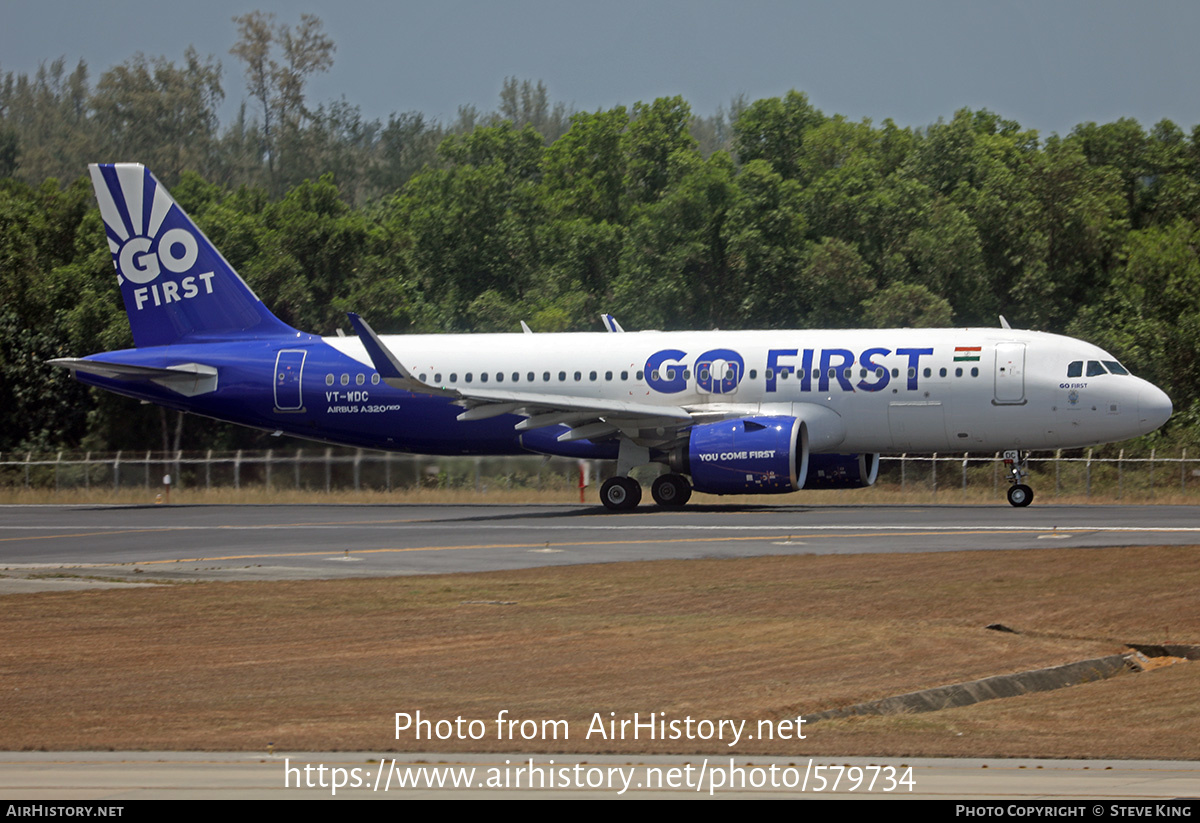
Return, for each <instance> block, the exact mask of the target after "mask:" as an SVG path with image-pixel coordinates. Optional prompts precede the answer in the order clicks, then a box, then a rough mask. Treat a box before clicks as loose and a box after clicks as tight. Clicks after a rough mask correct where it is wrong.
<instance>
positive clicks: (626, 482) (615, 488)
mask: <svg viewBox="0 0 1200 823" xmlns="http://www.w3.org/2000/svg"><path fill="white" fill-rule="evenodd" d="M600 502H601V503H603V504H604V507H605V508H606V509H608V510H609V511H614V512H621V511H630V510H631V509H636V508H637V505H638V503H641V502H642V487H641V486H640V485H638V482H637V481H636V480H634V479H633V478H631V477H610V478H609V479H608V480H605V481H604V485H603V486H601V487H600Z"/></svg>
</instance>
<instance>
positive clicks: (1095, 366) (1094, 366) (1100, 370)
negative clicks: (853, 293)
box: [1087, 360, 1108, 377]
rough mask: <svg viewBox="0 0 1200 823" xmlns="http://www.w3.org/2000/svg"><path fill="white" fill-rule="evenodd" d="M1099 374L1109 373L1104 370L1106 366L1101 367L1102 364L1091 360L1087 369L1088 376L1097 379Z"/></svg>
mask: <svg viewBox="0 0 1200 823" xmlns="http://www.w3.org/2000/svg"><path fill="white" fill-rule="evenodd" d="M1099 374H1108V372H1106V371H1105V370H1104V366H1102V365H1100V363H1099V362H1098V361H1096V360H1089V361H1088V368H1087V376H1088V377H1095V376H1096V375H1099Z"/></svg>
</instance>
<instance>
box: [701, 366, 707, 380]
mask: <svg viewBox="0 0 1200 823" xmlns="http://www.w3.org/2000/svg"><path fill="white" fill-rule="evenodd" d="M700 379H701V380H708V369H701V370H700Z"/></svg>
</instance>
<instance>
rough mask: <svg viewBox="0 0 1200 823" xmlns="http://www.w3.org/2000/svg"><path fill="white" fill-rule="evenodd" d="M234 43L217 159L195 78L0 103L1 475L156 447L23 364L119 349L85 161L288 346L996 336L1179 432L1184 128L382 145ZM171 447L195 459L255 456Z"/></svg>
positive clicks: (1196, 179) (44, 85) (204, 75)
mask: <svg viewBox="0 0 1200 823" xmlns="http://www.w3.org/2000/svg"><path fill="white" fill-rule="evenodd" d="M236 22H237V25H238V42H237V43H236V44H235V45H234V48H233V50H232V52H233V53H234V54H235V55H236V56H237V58H238V59H239V60H240V61H241V63H242V67H243V68H244V69H245V75H244V76H245V81H246V85H245V100H244V102H243V104H242V106H241V109H240V112H239V114H238V116H237V117H236V118H235V119H234V120H233V121H232V122H231V123H228V124H225V126H224V129H223V130H222V128H221V124H219V123H218V122H217V119H216V114H215V112H216V108H217V106H218V105H219V103H220V102H221V100H222V98H223V90H222V85H221V75H220V67H219V65H218V64H217V63H216V62H215V61H214V60H213V59H212V58H201V57H199V56H198V55H197V54H196V53H195V52H194V51H193V50H189V51H188V52H187V53H186V54H185V58H184V60H183V62H182V64H175V63H172V62H170V61H167V60H165V59H164V58H147V57H144V56H141V55H137V56H134V57H132V58H130V59H129V60H127V61H125V62H124V63H122V64H121V65H119V66H115V67H113V68H110V69H108V70H107V71H105V72H104V73H103V74H101V75H100V79H99V81H98V82H97V83H96V85H95V87H94V88H93V87H92V86H91V85H90V81H89V72H88V67H87V66H86V65H85V64H83V63H82V62H81V63H79V64H78V65H77V66H75V67H74V69H70V68H69V67H68V66H67V64H66V62H65V61H64V60H61V59H60V60H55V61H52V62H50V63H48V64H46V65H43V66H42V67H41V68H40V69H39V70H38V71H37V72H36V73H35V74H34V75H33V76H32V77H30V76H26V75H14V74H12V73H9V74H3V75H0V370H2V373H3V380H2V381H0V426H2V427H3V428H2V429H0V449H2V448H13V447H15V446H17V445H20V444H22V443H26V444H39V445H44V446H54V445H57V444H72V445H78V444H79V443H81V442H86V443H88V444H89V445H90V446H92V447H96V448H136V447H137V444H138V442H139V437H140V438H142V439H143V440H144V435H142V434H140V431H151V432H154V433H155V434H154V435H153V439H154V443H152V444H150V445H151V446H153V447H155V448H157V447H158V446H159V438H158V434H157V433H158V432H159V430H160V429H161V420H160V419H159V418H158V417H156V416H154V414H152V413H150V412H146V411H145V410H143V409H141V408H140V407H131V406H130V405H129V404H128V403H126V402H125V401H123V400H121V399H119V398H113V397H111V396H107V395H105V396H103V397H100V396H92V393H90V392H88V391H86V390H84V389H82V388H81V387H80V386H79V384H77V383H74V382H72V381H69V380H66V379H65V375H63V374H61V373H57V372H51V371H50V370H48V369H46V367H44V366H43V365H41V364H42V361H44V360H45V359H46V358H49V357H55V356H61V355H71V354H76V355H77V354H86V353H89V352H93V351H100V350H111V349H117V348H121V347H125V346H128V345H129V344H130V335H129V329H128V323H127V321H126V319H125V314H124V309H123V306H122V305H121V300H120V296H119V293H118V291H117V289H116V288H114V282H113V281H114V278H113V272H112V264H111V258H110V255H109V252H108V250H107V246H106V243H105V240H104V229H103V226H102V224H101V222H100V219H99V216H98V212H97V211H96V210H95V208H94V207H93V205H92V196H91V192H90V186H89V185H88V183H87V180H86V178H85V177H83V174H84V171H85V166H86V163H88V162H95V161H97V160H109V159H113V158H114V157H115V156H120V157H123V158H128V159H137V160H140V161H142V162H146V163H147V164H148V165H150V166H151V168H153V169H154V171H155V173H156V174H157V175H158V176H159V178H160V179H161V180H162V181H163V182H164V183H166V184H167V185H168V186H170V188H171V190H172V193H173V194H174V196H175V198H176V199H177V200H178V201H179V203H180V204H181V205H182V206H183V207H184V208H185V209H186V210H187V211H188V212H189V213H190V214H191V215H192V216H193V217H194V218H195V219H196V221H197V223H198V225H199V226H200V227H201V228H202V229H203V230H204V232H205V233H206V234H207V235H208V236H209V237H210V238H211V239H212V240H213V242H214V243H215V244H216V245H217V246H218V247H219V248H220V249H221V250H222V252H223V254H224V255H225V256H226V258H227V259H228V260H229V261H230V262H231V263H232V264H233V265H234V267H235V268H237V269H238V270H239V271H240V273H241V274H242V276H243V277H244V278H245V279H246V280H247V282H248V283H249V284H250V285H251V287H252V288H254V289H255V290H256V292H257V293H258V294H259V296H260V297H262V298H263V300H264V301H265V302H266V303H267V304H268V305H269V306H270V307H271V308H272V309H273V310H274V311H276V312H277V313H278V314H279V315H280V316H281V317H282V318H283V319H284V320H286V321H287V322H289V323H292V324H294V325H296V326H298V327H300V328H304V329H306V330H313V331H318V332H324V333H328V332H331V331H333V330H334V329H336V328H337V327H339V326H343V327H344V325H345V320H344V312H346V311H361V312H363V313H364V314H366V315H367V316H368V317H369V319H370V320H371V321H372V322H373V323H374V324H375V326H376V327H377V328H379V329H380V330H383V331H388V332H396V331H422V332H436V331H509V332H513V331H516V330H517V329H518V328H519V323H520V321H521V320H525V321H526V322H528V323H529V324H530V326H531V327H533V328H534V329H535V330H537V331H564V330H582V329H595V328H597V327H598V325H597V314H599V313H600V312H613V313H614V314H616V315H617V316H618V318H619V319H620V321H621V322H622V324H623V325H624V326H625V327H626V328H629V329H631V330H632V329H637V328H647V327H650V328H663V329H675V328H687V327H693V328H712V327H724V328H733V327H760V328H788V327H792V328H794V327H825V328H837V327H854V326H875V327H891V326H939V325H948V324H950V323H952V322H957V323H963V324H975V323H979V324H987V325H991V324H993V323H994V322H995V316H996V314H998V313H1003V314H1005V315H1006V316H1007V317H1009V318H1010V319H1011V320H1012V321H1013V323H1014V324H1015V325H1018V326H1023V327H1026V328H1040V329H1045V330H1049V331H1065V332H1067V333H1071V334H1075V335H1078V336H1080V337H1084V338H1086V339H1089V340H1092V341H1094V342H1096V343H1098V344H1099V345H1102V346H1105V347H1106V348H1108V349H1110V350H1111V351H1112V352H1113V353H1114V354H1115V355H1116V356H1117V357H1119V358H1121V359H1122V360H1123V361H1125V362H1126V363H1127V364H1128V365H1130V366H1131V367H1132V368H1133V369H1135V370H1136V371H1138V372H1139V373H1141V374H1143V375H1144V376H1146V377H1148V378H1150V379H1152V380H1154V381H1155V382H1157V383H1159V384H1161V385H1164V386H1165V387H1166V388H1167V389H1168V391H1169V393H1170V394H1171V396H1172V398H1173V400H1174V401H1175V404H1176V408H1179V409H1193V410H1194V409H1196V408H1200V406H1197V405H1196V404H1197V403H1200V388H1198V387H1200V285H1198V284H1200V263H1198V260H1197V258H1198V254H1200V252H1198V251H1197V249H1200V236H1198V232H1200V126H1195V127H1193V128H1192V129H1191V130H1190V131H1185V130H1184V129H1182V128H1180V127H1178V126H1176V125H1175V124H1174V123H1171V122H1170V121H1167V120H1163V121H1161V122H1159V123H1158V124H1156V125H1155V126H1154V127H1153V128H1151V129H1149V130H1147V129H1144V128H1143V127H1142V126H1141V125H1140V124H1138V123H1137V122H1136V121H1134V120H1132V119H1128V118H1125V119H1120V120H1117V121H1115V122H1113V123H1106V124H1099V125H1098V124H1095V123H1085V124H1081V125H1080V126H1078V127H1077V128H1075V129H1074V130H1073V131H1072V132H1071V133H1070V134H1069V135H1067V136H1066V137H1064V138H1059V137H1057V136H1053V137H1051V138H1049V139H1048V140H1045V141H1042V140H1040V139H1039V137H1038V135H1037V133H1036V132H1032V131H1028V130H1023V129H1022V128H1021V127H1020V125H1019V124H1018V123H1016V122H1014V121H1011V120H1007V119H1004V118H1003V117H1001V116H999V115H997V114H995V113H993V112H989V111H987V110H974V111H972V110H970V109H962V110H959V111H957V112H955V113H954V114H953V116H952V117H951V118H950V119H949V120H948V121H942V120H939V121H938V122H937V123H935V124H933V125H930V126H928V127H927V128H924V129H913V128H906V127H900V126H897V125H896V124H895V123H893V122H892V121H890V120H885V121H883V122H882V124H880V125H879V126H875V125H873V124H872V123H871V121H869V120H862V121H859V122H854V121H850V120H847V119H846V118H845V117H844V116H842V115H837V114H834V115H830V116H827V115H825V114H824V113H822V112H821V111H819V110H818V109H816V108H815V107H814V106H813V105H812V104H811V102H810V101H809V99H808V97H807V96H806V95H805V94H804V93H802V92H800V91H795V90H793V91H790V92H788V93H787V94H786V95H784V96H782V97H778V98H771V99H765V100H757V101H747V100H745V99H744V98H737V99H735V100H733V101H732V102H731V104H730V107H729V109H728V111H726V110H724V109H721V110H719V111H718V112H717V113H716V114H715V115H712V116H708V117H705V116H695V115H694V114H693V113H692V111H691V108H690V107H689V105H688V103H687V102H686V101H685V100H683V99H682V98H680V97H672V98H662V99H658V100H654V101H651V102H639V103H636V104H634V105H633V106H632V107H631V108H630V109H626V108H625V107H623V106H617V107H614V108H612V109H609V110H607V111H596V112H590V113H588V112H581V113H574V114H572V113H571V112H570V111H568V109H567V107H566V106H564V105H563V104H561V103H553V102H552V101H551V100H550V97H549V93H548V91H547V88H546V85H545V84H544V83H543V82H541V81H529V80H519V79H517V78H515V77H512V78H505V80H504V81H503V85H502V86H501V88H500V89H499V101H498V108H497V110H496V111H493V112H486V111H480V110H477V109H475V108H474V107H472V106H464V107H462V108H461V109H460V111H459V115H458V117H457V119H456V120H455V121H454V122H451V123H445V124H443V123H438V122H436V121H432V120H428V119H426V118H425V117H424V116H423V115H422V114H421V113H419V112H408V113H405V114H393V115H391V116H390V117H389V118H387V121H386V123H383V122H380V121H372V120H369V119H367V118H364V117H363V116H362V113H361V110H360V109H359V108H358V106H356V105H354V104H353V103H351V102H349V101H347V100H344V99H343V100H339V101H333V102H326V103H321V104H317V105H313V104H311V103H310V102H309V101H308V99H307V96H306V87H307V82H308V80H310V79H311V78H312V77H313V76H314V75H315V74H317V73H320V72H322V71H325V70H327V69H328V68H329V66H330V65H331V63H332V59H333V54H334V44H333V42H332V40H330V39H329V38H328V37H327V36H326V35H325V34H324V32H323V29H322V27H321V24H320V21H319V20H317V19H316V18H313V17H309V16H301V18H300V22H299V23H297V24H294V25H288V24H281V23H277V22H276V21H275V20H274V19H273V18H272V17H270V16H269V15H265V14H262V13H257V12H255V13H251V14H247V15H243V16H241V17H239V18H237V19H236ZM1193 416H1194V415H1193ZM1178 419H1179V420H1180V421H1187V420H1189V419H1192V418H1189V417H1188V416H1187V413H1181V415H1180V416H1179V418H1178ZM130 421H134V422H135V426H133V427H131V426H130ZM1177 425H1179V426H1183V425H1185V422H1181V423H1179V424H1177ZM184 431H185V433H186V435H187V436H188V437H192V438H197V442H195V443H193V444H190V445H192V446H193V447H202V446H201V445H200V441H202V442H203V443H210V444H222V445H226V446H233V445H234V444H238V445H247V444H248V443H249V442H250V440H252V439H253V438H254V437H257V435H254V434H230V433H229V431H230V430H228V429H225V428H218V427H213V426H210V425H209V424H207V423H201V422H189V423H188V425H187V426H186V427H185V429H184ZM235 447H236V446H235Z"/></svg>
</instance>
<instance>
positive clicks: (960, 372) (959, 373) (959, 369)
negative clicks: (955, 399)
mask: <svg viewBox="0 0 1200 823" xmlns="http://www.w3.org/2000/svg"><path fill="white" fill-rule="evenodd" d="M954 376H955V377H962V367H961V366H959V367H958V368H957V369H955V370H954Z"/></svg>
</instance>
